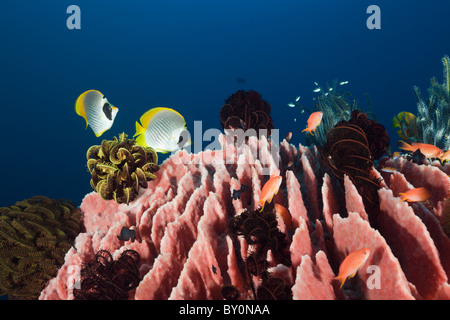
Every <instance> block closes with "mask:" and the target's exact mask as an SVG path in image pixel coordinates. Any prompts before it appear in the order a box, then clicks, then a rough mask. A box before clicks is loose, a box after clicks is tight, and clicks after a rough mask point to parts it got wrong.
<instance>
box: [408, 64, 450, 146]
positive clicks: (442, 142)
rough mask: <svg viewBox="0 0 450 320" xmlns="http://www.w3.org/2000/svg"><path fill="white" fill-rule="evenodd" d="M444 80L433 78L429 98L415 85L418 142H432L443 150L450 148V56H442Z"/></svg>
mask: <svg viewBox="0 0 450 320" xmlns="http://www.w3.org/2000/svg"><path fill="white" fill-rule="evenodd" d="M442 64H443V68H444V81H443V83H442V84H440V83H439V82H438V81H437V80H436V78H434V77H433V78H432V79H431V87H430V88H428V99H427V100H424V99H423V98H422V95H421V93H420V89H419V88H418V87H417V86H414V87H413V89H414V92H415V94H416V97H417V119H416V127H417V137H416V138H415V140H416V141H417V142H422V143H428V144H432V145H434V146H436V147H438V148H441V149H442V150H448V149H450V139H449V134H450V133H449V132H450V58H449V57H448V56H444V57H443V58H442Z"/></svg>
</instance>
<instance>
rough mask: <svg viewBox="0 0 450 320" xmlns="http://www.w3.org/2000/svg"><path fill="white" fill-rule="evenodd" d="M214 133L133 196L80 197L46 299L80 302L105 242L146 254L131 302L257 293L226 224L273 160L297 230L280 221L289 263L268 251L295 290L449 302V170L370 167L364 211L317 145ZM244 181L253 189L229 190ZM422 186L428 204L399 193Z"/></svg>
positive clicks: (248, 204) (239, 242)
mask: <svg viewBox="0 0 450 320" xmlns="http://www.w3.org/2000/svg"><path fill="white" fill-rule="evenodd" d="M219 141H220V144H221V149H220V150H214V151H211V150H208V151H204V152H200V153H198V154H189V153H187V152H186V151H179V152H177V153H176V154H174V155H172V156H171V157H170V158H169V159H167V160H166V161H165V162H164V163H162V164H161V166H160V170H159V171H158V172H157V173H156V179H155V180H153V181H150V182H149V183H148V188H147V189H144V190H141V191H140V192H139V194H138V196H137V198H136V199H135V200H134V201H132V202H131V203H130V204H129V205H126V204H117V203H116V202H114V201H111V200H110V201H106V200H102V199H101V197H100V196H99V195H98V194H97V193H95V192H92V193H89V194H87V195H86V196H85V198H84V199H83V201H82V203H81V205H80V209H81V211H82V213H83V222H84V225H85V230H86V232H84V233H82V234H80V235H79V236H78V237H77V238H76V240H75V243H74V246H73V248H71V249H70V251H69V252H68V253H67V254H66V257H65V263H64V265H63V266H62V267H61V269H60V270H59V272H58V274H57V276H56V277H55V278H54V279H51V280H50V281H49V283H48V285H47V286H46V287H45V289H44V290H43V291H42V293H41V295H40V299H73V298H74V296H73V294H72V288H73V286H74V285H76V283H77V275H78V274H79V272H80V270H81V268H82V267H83V265H85V264H86V263H88V262H89V261H91V260H92V259H93V258H94V256H95V254H96V252H98V251H99V250H108V251H109V252H111V253H112V255H113V257H114V258H117V257H119V256H120V254H121V253H122V252H123V251H125V250H128V249H131V250H135V251H137V252H138V253H139V254H140V262H139V266H138V267H139V273H140V279H141V280H140V283H139V285H138V286H137V287H136V288H135V289H133V290H131V291H130V292H129V299H140V300H144V299H223V296H222V293H221V289H222V287H224V286H229V285H232V286H234V287H236V288H237V289H238V290H239V291H240V298H241V299H252V298H253V297H254V296H253V292H252V290H250V288H249V286H248V281H247V279H246V273H245V270H244V268H245V267H244V266H245V263H244V262H245V261H246V258H247V257H248V256H249V253H250V252H251V250H252V248H251V246H249V245H248V244H247V242H246V240H245V239H244V238H242V237H235V236H231V235H230V233H229V229H228V222H229V221H230V219H231V218H232V217H233V216H236V215H238V214H239V213H240V212H241V211H242V210H243V209H248V210H255V209H256V208H257V207H256V204H257V202H258V200H259V195H260V193H261V190H262V187H263V185H264V183H265V182H266V181H267V179H268V178H269V176H270V173H271V172H273V171H274V170H276V169H277V168H279V169H280V174H281V176H282V177H283V182H282V184H281V187H280V190H279V192H278V194H277V195H276V196H275V197H274V200H273V201H274V202H275V203H279V204H282V205H283V206H284V207H285V208H287V209H288V210H289V212H290V214H291V217H292V224H293V226H294V230H293V231H288V230H287V228H286V227H285V225H284V222H283V220H282V219H278V222H279V229H280V230H281V231H282V232H285V234H286V239H287V241H288V242H289V254H290V260H291V263H290V264H286V265H284V264H280V263H279V262H278V261H276V258H274V257H275V255H274V254H273V252H270V250H269V252H268V253H267V260H268V263H269V269H268V271H269V272H271V273H273V274H274V275H276V276H277V277H278V278H280V279H283V281H284V282H285V283H286V284H287V285H288V286H289V288H290V292H291V296H290V297H289V298H292V299H449V297H450V289H449V288H450V285H449V281H448V278H449V275H450V256H449V252H450V241H449V239H448V236H447V235H446V234H445V233H444V231H443V230H442V227H441V224H440V220H441V218H442V215H443V209H442V208H444V206H443V204H444V202H445V199H446V198H447V197H448V196H449V195H448V193H449V189H450V178H449V177H448V176H447V174H446V173H445V172H444V171H443V170H442V168H439V167H437V166H431V165H430V166H419V165H416V164H414V163H411V162H405V161H406V160H405V159H403V158H398V159H395V160H394V159H392V160H389V166H391V167H395V168H397V169H398V171H397V172H395V173H394V174H393V175H392V174H390V175H389V176H386V175H384V174H381V173H380V172H378V171H376V170H375V169H374V174H377V175H378V176H380V177H383V178H384V182H382V186H383V187H382V188H381V189H380V190H379V191H378V194H379V198H380V203H379V207H378V208H373V207H372V208H365V207H364V203H363V200H362V197H361V196H360V195H359V194H358V191H357V189H356V188H355V186H354V185H353V184H352V182H351V181H350V179H345V180H344V181H343V182H341V181H339V180H337V179H336V178H335V177H334V176H333V174H332V173H331V172H329V171H327V169H326V167H325V166H322V165H321V163H320V160H319V159H320V156H319V152H318V150H317V149H316V148H306V147H304V146H301V145H300V146H299V147H298V148H296V147H295V146H293V145H291V144H288V143H287V142H286V141H283V142H282V143H281V144H280V145H278V146H277V145H275V144H274V143H272V142H271V141H270V140H269V141H268V140H267V139H266V138H265V137H264V136H263V137H261V138H260V139H259V140H258V139H257V138H255V137H250V138H249V140H248V142H247V143H244V144H242V145H239V146H236V145H235V144H234V143H232V142H230V141H227V136H226V135H221V136H220V137H219ZM386 165H387V164H386ZM242 186H247V189H246V190H245V191H242V192H241V194H240V197H235V198H233V196H232V195H233V190H240V189H241V188H242ZM420 186H425V187H426V188H429V189H430V191H431V193H432V194H433V196H432V199H430V201H428V202H427V203H424V204H422V203H417V204H414V203H405V202H401V201H400V199H399V197H398V194H399V193H400V192H405V191H407V190H409V189H412V188H415V187H420ZM371 217H375V218H371ZM122 227H126V228H131V229H134V230H135V231H136V241H134V242H130V241H122V240H119V239H118V238H117V236H118V235H119V234H120V230H121V229H122ZM362 247H367V248H369V249H370V250H371V256H370V257H369V259H368V261H367V262H366V264H365V265H364V266H363V268H362V269H361V270H360V271H359V272H358V273H357V275H356V276H355V277H354V278H353V279H350V280H349V281H347V282H346V284H345V285H344V287H343V288H342V290H341V289H339V282H338V281H336V280H333V277H335V276H336V275H337V272H338V270H339V265H340V264H341V263H342V261H343V259H344V258H345V256H346V255H348V254H349V253H350V252H352V251H355V250H358V249H360V248H362ZM251 281H252V283H253V284H254V286H255V287H256V288H258V286H259V285H260V284H261V279H259V278H257V277H253V278H252V279H251Z"/></svg>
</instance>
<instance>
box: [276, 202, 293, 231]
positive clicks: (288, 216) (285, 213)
mask: <svg viewBox="0 0 450 320" xmlns="http://www.w3.org/2000/svg"><path fill="white" fill-rule="evenodd" d="M275 211H276V212H277V213H279V214H280V216H281V218H282V219H283V222H284V224H285V225H286V228H288V230H289V231H293V230H294V225H293V224H292V217H291V214H290V213H289V211H287V209H286V208H285V207H284V206H282V205H281V204H278V203H276V204H275Z"/></svg>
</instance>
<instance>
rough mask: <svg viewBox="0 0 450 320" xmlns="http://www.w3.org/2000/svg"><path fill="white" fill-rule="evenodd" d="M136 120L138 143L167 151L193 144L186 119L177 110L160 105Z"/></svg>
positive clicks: (158, 150) (160, 150)
mask: <svg viewBox="0 0 450 320" xmlns="http://www.w3.org/2000/svg"><path fill="white" fill-rule="evenodd" d="M139 121H140V122H141V123H140V124H139V122H138V121H136V134H135V135H134V137H136V136H137V138H136V143H137V144H139V145H141V146H143V147H151V148H153V149H154V150H155V151H156V152H160V153H167V152H173V151H176V150H179V149H181V148H182V147H187V146H189V145H190V144H191V139H190V138H189V136H190V135H189V132H188V131H187V129H186V121H185V120H184V118H183V116H182V115H181V114H179V113H178V112H177V111H175V110H173V109H170V108H164V107H158V108H153V109H150V110H148V111H147V112H146V113H144V114H143V115H142V116H141V118H140V119H139Z"/></svg>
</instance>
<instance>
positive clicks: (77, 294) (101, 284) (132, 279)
mask: <svg viewBox="0 0 450 320" xmlns="http://www.w3.org/2000/svg"><path fill="white" fill-rule="evenodd" d="M139 259H140V256H139V253H137V252H136V251H134V250H125V251H123V252H122V254H121V255H120V257H119V258H118V259H117V260H114V259H113V257H112V255H111V253H110V252H108V251H107V250H100V251H98V252H97V254H96V255H95V259H94V261H92V262H89V263H87V265H86V266H85V267H84V268H83V269H82V270H81V274H80V280H79V281H80V283H79V286H80V287H79V288H75V289H73V296H74V298H75V300H126V299H128V292H129V291H130V290H132V289H134V288H136V287H137V286H138V284H139V281H140V278H139V270H138V268H137V266H138V264H139Z"/></svg>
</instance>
